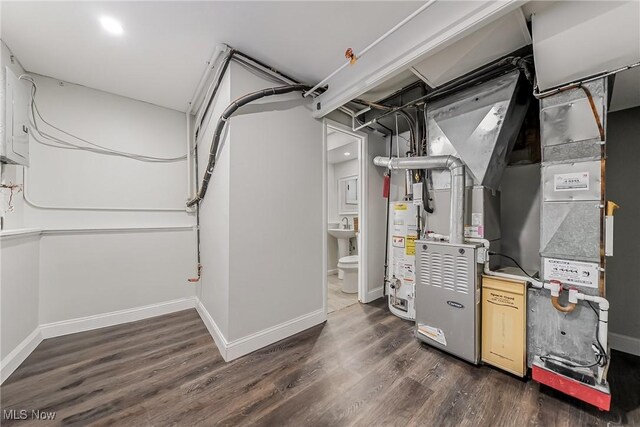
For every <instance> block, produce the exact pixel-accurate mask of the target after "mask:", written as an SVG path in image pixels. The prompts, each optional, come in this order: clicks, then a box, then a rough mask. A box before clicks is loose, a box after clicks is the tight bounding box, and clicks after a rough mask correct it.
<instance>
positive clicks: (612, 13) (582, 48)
mask: <svg viewBox="0 0 640 427" xmlns="http://www.w3.org/2000/svg"><path fill="white" fill-rule="evenodd" d="M540 3H541V4H542V5H544V7H541V8H540V10H535V9H534V12H535V13H534V15H533V17H532V30H533V52H534V54H535V58H536V63H535V65H536V76H537V80H538V86H539V89H540V91H545V90H547V89H551V88H553V87H556V86H561V85H563V84H566V83H570V82H573V81H576V80H582V79H584V78H585V77H589V76H593V75H596V74H600V73H603V72H606V71H612V70H616V69H618V68H620V67H624V66H627V65H631V64H635V63H636V62H638V61H640V37H638V34H640V19H638V17H639V16H640V3H639V2H638V1H637V0H631V1H586V2H584V1H557V2H553V3H551V4H550V5H547V4H546V3H547V2H540Z"/></svg>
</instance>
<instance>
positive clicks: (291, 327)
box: [225, 308, 327, 361]
mask: <svg viewBox="0 0 640 427" xmlns="http://www.w3.org/2000/svg"><path fill="white" fill-rule="evenodd" d="M326 320H327V312H326V311H325V309H324V308H320V309H318V310H316V311H312V312H311V313H307V314H304V315H302V316H299V317H296V318H295V319H291V320H288V321H286V322H283V323H280V324H279V325H275V326H272V327H270V328H267V329H264V330H262V331H259V332H256V333H253V334H251V335H247V336H246V337H242V338H239V339H237V340H233V341H231V342H228V343H227V358H226V359H225V360H227V361H231V360H233V359H237V358H238V357H241V356H244V355H246V354H249V353H251V352H254V351H256V350H259V349H261V348H263V347H266V346H268V345H270V344H273V343H275V342H278V341H280V340H283V339H285V338H288V337H290V336H292V335H295V334H297V333H298V332H302V331H304V330H305V329H309V328H311V327H313V326H316V325H319V324H320V323H322V322H325V321H326Z"/></svg>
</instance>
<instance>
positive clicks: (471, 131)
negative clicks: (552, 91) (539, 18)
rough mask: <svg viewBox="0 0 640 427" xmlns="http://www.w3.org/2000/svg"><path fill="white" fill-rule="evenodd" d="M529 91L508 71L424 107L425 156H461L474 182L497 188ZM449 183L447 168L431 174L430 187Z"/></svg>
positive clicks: (516, 134)
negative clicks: (425, 111) (425, 119)
mask: <svg viewBox="0 0 640 427" xmlns="http://www.w3.org/2000/svg"><path fill="white" fill-rule="evenodd" d="M527 89H529V88H528V84H527V83H526V80H525V79H524V77H523V76H521V73H520V71H512V72H510V73H508V74H505V75H504V76H500V77H498V78H495V79H493V80H491V81H489V82H486V83H483V84H481V85H478V86H475V87H472V88H469V89H466V90H464V91H461V92H458V93H456V94H454V95H452V96H449V97H447V98H444V99H442V100H438V101H436V102H434V103H433V104H430V105H428V106H427V126H428V137H429V149H428V154H429V156H438V155H447V154H449V155H454V156H456V157H459V158H460V159H461V160H462V161H463V162H464V163H465V164H466V166H467V168H468V171H469V172H470V175H471V176H470V177H471V178H472V179H473V183H474V184H475V185H482V186H484V187H488V188H491V189H496V190H497V189H498V187H499V186H500V180H501V178H502V173H503V172H504V168H505V167H506V166H507V160H508V157H509V154H510V153H511V150H512V149H513V145H514V143H515V141H516V137H517V136H518V132H519V131H520V127H521V126H522V122H523V120H524V117H525V114H526V111H527V108H528V106H529V97H528V96H527ZM450 182H451V181H450V177H449V176H448V174H447V173H446V172H434V174H433V184H434V188H436V189H442V188H450V186H451V184H450Z"/></svg>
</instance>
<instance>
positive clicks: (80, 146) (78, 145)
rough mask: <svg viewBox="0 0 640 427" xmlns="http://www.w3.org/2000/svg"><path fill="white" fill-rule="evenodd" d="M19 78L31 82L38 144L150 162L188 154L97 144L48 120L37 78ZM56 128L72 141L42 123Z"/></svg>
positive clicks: (34, 134)
mask: <svg viewBox="0 0 640 427" xmlns="http://www.w3.org/2000/svg"><path fill="white" fill-rule="evenodd" d="M18 78H19V79H22V80H25V81H28V82H29V83H31V86H32V87H31V102H30V115H29V124H30V126H31V129H32V132H31V137H32V138H33V140H34V141H35V142H37V143H38V144H41V145H44V146H47V147H51V148H57V149H62V150H81V151H88V152H91V153H94V154H100V155H107V156H117V157H123V158H127V159H131V160H137V161H140V162H148V163H173V162H180V161H184V160H186V158H187V156H186V155H183V156H178V157H156V156H147V155H144V154H138V153H131V152H126V151H120V150H114V149H112V148H109V147H106V146H104V145H100V144H96V143H95V142H91V141H89V140H87V139H84V138H81V137H79V136H77V135H74V134H72V133H71V132H67V131H65V130H63V129H61V128H60V127H58V126H56V125H54V124H52V123H51V122H49V121H47V120H46V119H45V118H44V117H43V115H42V114H41V113H40V110H39V108H38V104H37V102H36V94H37V90H38V85H37V84H36V82H35V80H33V78H32V77H31V76H29V75H26V74H22V75H21V76H20V77H18ZM39 122H40V123H42V124H44V125H46V126H48V127H50V128H52V129H55V130H56V131H58V132H60V133H62V134H64V135H66V136H68V137H70V138H72V141H73V140H75V141H74V142H71V141H69V140H67V139H62V138H60V137H56V136H54V135H52V134H50V133H48V132H46V131H44V130H43V129H42V128H41V127H40V123H39Z"/></svg>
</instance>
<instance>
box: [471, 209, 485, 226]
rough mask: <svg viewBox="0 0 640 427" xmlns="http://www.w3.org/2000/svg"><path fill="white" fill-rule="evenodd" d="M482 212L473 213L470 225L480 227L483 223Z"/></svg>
mask: <svg viewBox="0 0 640 427" xmlns="http://www.w3.org/2000/svg"><path fill="white" fill-rule="evenodd" d="M482 217H483V215H482V212H473V213H472V214H471V225H473V226H482V225H483V224H482V223H483V221H482V219H483V218H482Z"/></svg>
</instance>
